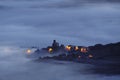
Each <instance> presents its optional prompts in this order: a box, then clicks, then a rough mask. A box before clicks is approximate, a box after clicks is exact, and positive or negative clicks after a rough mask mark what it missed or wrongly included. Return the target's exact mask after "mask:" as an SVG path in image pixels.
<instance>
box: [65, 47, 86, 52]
mask: <svg viewBox="0 0 120 80" xmlns="http://www.w3.org/2000/svg"><path fill="white" fill-rule="evenodd" d="M71 48H72V47H71V46H66V50H67V51H70V50H71ZM78 50H80V52H83V53H86V52H87V48H79V47H78V46H75V51H78Z"/></svg>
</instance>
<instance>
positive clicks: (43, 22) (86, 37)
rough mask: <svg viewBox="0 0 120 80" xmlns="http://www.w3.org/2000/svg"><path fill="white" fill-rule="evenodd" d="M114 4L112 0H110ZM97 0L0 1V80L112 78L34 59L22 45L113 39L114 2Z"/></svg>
mask: <svg viewBox="0 0 120 80" xmlns="http://www.w3.org/2000/svg"><path fill="white" fill-rule="evenodd" d="M113 2H114V3H113ZM115 2H117V1H112V0H110V1H109V0H108V1H104V0H102V1H101V2H98V1H97V0H94V1H93V0H89V1H88V0H84V1H83V0H34V1H33V0H0V80H8V79H10V80H16V79H17V80H40V79H41V80H61V79H62V80H80V79H82V80H87V79H89V80H106V79H109V80H113V79H114V80H118V79H119V78H120V77H119V76H115V75H113V76H106V75H101V74H93V73H92V72H91V70H89V69H90V68H91V67H92V65H86V64H80V63H73V62H63V61H54V60H53V61H52V60H51V61H41V62H34V61H33V60H31V59H29V58H26V55H25V50H26V48H27V47H31V46H37V47H39V48H42V47H46V46H48V45H51V42H52V40H53V39H56V40H57V41H58V42H60V43H62V44H65V45H68V44H73V45H84V46H89V45H94V44H96V43H101V44H107V43H114V42H119V41H120V37H119V32H120V30H119V29H120V27H119V26H120V10H119V9H120V6H119V3H115Z"/></svg>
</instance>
